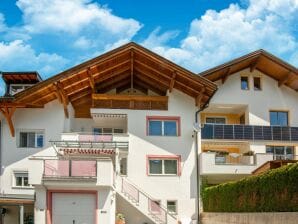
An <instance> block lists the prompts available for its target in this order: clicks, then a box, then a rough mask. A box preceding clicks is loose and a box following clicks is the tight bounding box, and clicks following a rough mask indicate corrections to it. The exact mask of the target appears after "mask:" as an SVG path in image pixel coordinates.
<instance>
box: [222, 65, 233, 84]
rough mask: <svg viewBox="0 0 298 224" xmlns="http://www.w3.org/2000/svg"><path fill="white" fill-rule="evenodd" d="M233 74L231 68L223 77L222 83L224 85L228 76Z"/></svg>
mask: <svg viewBox="0 0 298 224" xmlns="http://www.w3.org/2000/svg"><path fill="white" fill-rule="evenodd" d="M230 74H231V67H228V68H227V70H226V72H225V74H224V75H223V77H222V79H221V82H222V84H224V83H225V82H226V81H227V78H228V76H229V75H230Z"/></svg>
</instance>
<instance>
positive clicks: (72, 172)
mask: <svg viewBox="0 0 298 224" xmlns="http://www.w3.org/2000/svg"><path fill="white" fill-rule="evenodd" d="M43 176H44V177H55V178H59V177H96V176H97V162H96V161H95V160H58V159H55V160H44V172H43Z"/></svg>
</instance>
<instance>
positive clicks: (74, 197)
mask: <svg viewBox="0 0 298 224" xmlns="http://www.w3.org/2000/svg"><path fill="white" fill-rule="evenodd" d="M52 197H53V198H52V202H53V205H52V206H53V207H52V218H53V224H94V219H95V218H94V217H95V195H93V194H72V193H71V194H70V193H69V194H68V193H53V195H52Z"/></svg>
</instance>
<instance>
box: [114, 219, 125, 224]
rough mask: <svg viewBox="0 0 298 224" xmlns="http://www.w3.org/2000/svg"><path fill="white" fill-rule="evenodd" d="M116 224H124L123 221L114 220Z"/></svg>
mask: <svg viewBox="0 0 298 224" xmlns="http://www.w3.org/2000/svg"><path fill="white" fill-rule="evenodd" d="M116 224H125V221H124V220H116Z"/></svg>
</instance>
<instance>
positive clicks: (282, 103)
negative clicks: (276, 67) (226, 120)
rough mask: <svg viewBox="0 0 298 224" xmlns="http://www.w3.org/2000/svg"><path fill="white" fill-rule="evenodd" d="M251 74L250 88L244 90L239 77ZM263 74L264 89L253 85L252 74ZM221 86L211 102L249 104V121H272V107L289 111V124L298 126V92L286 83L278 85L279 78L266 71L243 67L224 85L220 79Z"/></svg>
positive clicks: (266, 123) (267, 122)
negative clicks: (251, 70)
mask: <svg viewBox="0 0 298 224" xmlns="http://www.w3.org/2000/svg"><path fill="white" fill-rule="evenodd" d="M241 75H243V76H248V77H249V81H250V82H249V86H250V89H249V90H241V85H240V77H241ZM254 76H256V77H261V85H262V90H261V91H256V90H254V89H253V77H254ZM217 84H218V85H219V89H218V91H217V92H216V94H215V96H214V97H213V98H212V99H211V104H241V105H243V104H247V105H248V112H249V117H248V118H249V124H252V125H269V124H270V118H269V111H270V110H285V111H289V124H290V126H298V119H297V116H296V114H298V93H297V92H296V91H294V90H293V89H290V88H289V87H287V86H281V87H278V82H277V81H276V80H274V79H272V78H271V77H269V76H267V75H264V74H263V73H261V72H260V71H258V70H255V71H254V72H252V73H251V72H250V71H249V69H245V70H242V71H240V72H237V73H235V74H233V75H230V76H229V77H228V79H227V80H226V82H225V83H224V84H223V85H222V84H221V80H220V81H218V82H217Z"/></svg>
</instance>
